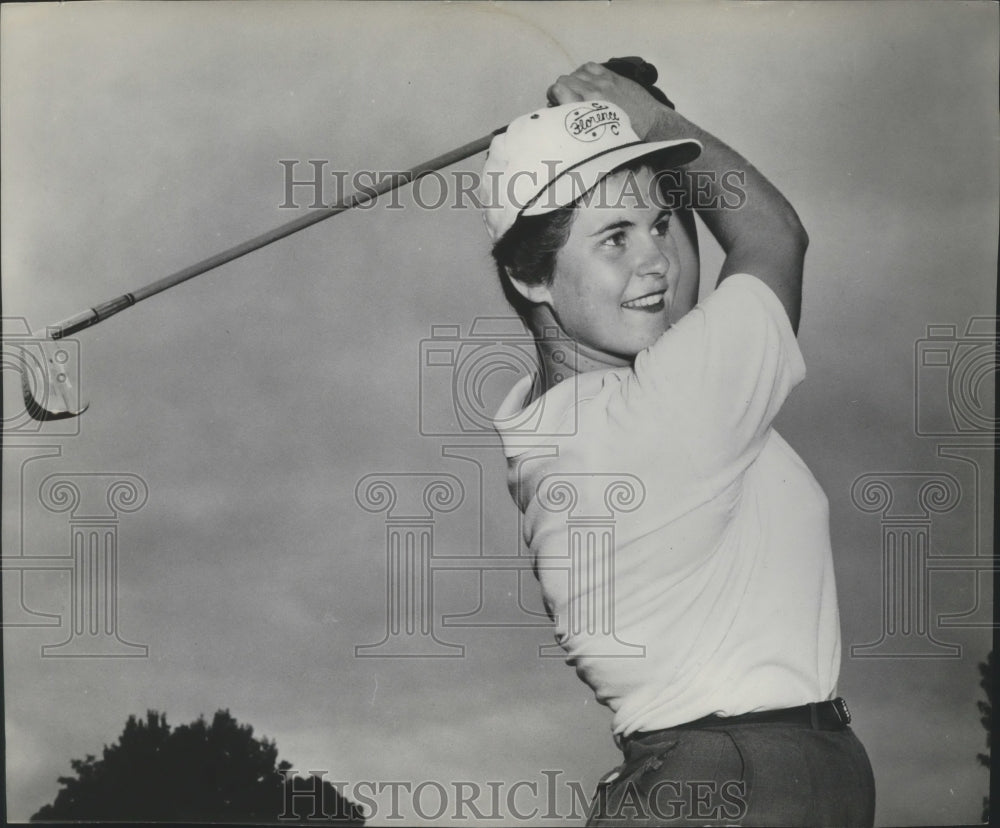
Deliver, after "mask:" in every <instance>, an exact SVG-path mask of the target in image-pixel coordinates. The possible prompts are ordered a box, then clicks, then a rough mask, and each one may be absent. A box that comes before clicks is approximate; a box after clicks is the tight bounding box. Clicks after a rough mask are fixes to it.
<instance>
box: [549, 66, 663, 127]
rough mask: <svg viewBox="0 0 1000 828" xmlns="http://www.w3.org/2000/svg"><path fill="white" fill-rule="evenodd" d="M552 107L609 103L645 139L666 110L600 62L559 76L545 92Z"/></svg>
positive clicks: (637, 87)
mask: <svg viewBox="0 0 1000 828" xmlns="http://www.w3.org/2000/svg"><path fill="white" fill-rule="evenodd" d="M545 94H546V97H547V98H548V99H549V102H550V103H552V104H557V105H558V104H565V103H574V102H576V101H610V102H611V103H613V104H615V105H616V106H619V107H621V108H622V109H623V110H625V114H626V115H628V117H629V120H630V121H631V122H632V129H634V130H635V132H636V134H637V135H638V136H639V137H640V138H643V139H645V138H646V137H647V136H648V134H649V131H650V130H651V129H652V128H653V125H654V124H655V123H656V119H657V117H658V116H659V115H660V113H661V112H663V111H664V110H666V109H667V107H665V106H663V104H661V103H660V102H659V101H657V100H656V98H654V97H653V96H652V95H650V94H649V92H647V91H646V90H645V89H644V88H643V87H642V86H641V85H640V84H638V83H636V82H635V81H631V80H629V79H628V78H623V77H622V76H621V75H619V74H618V73H617V72H612V71H611V70H610V69H606V68H605V67H604V66H601V64H599V63H585V64H583V66H581V67H580V68H579V69H577V70H576V71H575V72H573V73H572V74H570V75H560V76H559V78H558V80H556V82H555V83H554V84H552V86H550V87H549V88H548V90H547V91H546V93H545Z"/></svg>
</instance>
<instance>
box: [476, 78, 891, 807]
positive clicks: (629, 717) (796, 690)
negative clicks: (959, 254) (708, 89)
mask: <svg viewBox="0 0 1000 828" xmlns="http://www.w3.org/2000/svg"><path fill="white" fill-rule="evenodd" d="M548 97H549V100H550V102H551V103H552V104H553V106H551V107H550V108H548V109H542V110H539V111H537V112H534V113H531V114H528V115H525V116H523V117H521V118H518V119H516V120H515V121H514V122H513V123H511V125H510V126H509V128H508V129H507V131H506V133H505V134H502V135H500V136H498V137H497V138H496V139H494V141H493V144H492V146H491V148H490V153H489V156H488V159H487V162H486V168H485V170H484V177H483V187H482V191H481V197H482V199H483V203H484V205H485V210H484V217H485V221H486V226H487V229H488V231H489V233H490V236H491V237H492V239H493V244H494V247H493V256H494V258H495V260H496V263H497V268H498V271H499V274H500V278H501V280H502V282H503V285H504V289H505V292H506V293H507V296H508V297H509V298H510V300H511V302H512V303H513V304H514V306H515V308H517V310H518V311H519V312H520V313H521V315H522V316H523V317H524V319H525V321H526V322H527V324H528V325H529V326H530V327H531V329H532V331H533V333H534V335H535V339H536V341H537V345H538V352H539V355H540V371H539V374H538V376H537V377H534V378H525V379H524V380H522V381H521V382H520V383H518V384H517V385H516V386H515V387H514V388H513V389H512V391H511V392H510V394H509V396H508V397H507V399H506V400H505V401H504V403H503V405H502V406H501V409H500V410H499V412H498V413H497V417H496V425H497V429H498V431H499V433H500V435H501V438H502V441H503V444H504V451H505V454H506V455H507V458H508V464H509V484H510V489H511V493H512V495H513V497H514V499H515V501H516V503H517V506H518V508H519V509H520V510H521V512H522V513H523V526H524V535H525V541H526V543H527V545H528V547H529V548H530V550H531V553H532V555H533V559H534V563H535V568H536V572H537V575H538V578H539V581H540V583H541V587H542V594H543V598H544V601H545V605H546V607H547V609H548V610H549V612H550V614H551V615H552V617H553V619H554V620H555V624H556V639H557V641H558V642H559V644H560V645H561V646H562V647H563V648H564V649H565V651H566V655H567V660H568V662H569V663H570V664H572V665H573V666H574V667H575V668H576V671H577V673H578V675H579V676H580V678H581V679H583V681H585V682H586V683H587V684H588V685H589V686H590V687H591V688H593V690H594V692H595V694H596V696H597V699H598V700H599V701H600V702H601V703H603V704H605V705H607V706H608V707H610V708H611V710H612V712H613V714H614V718H613V723H612V727H613V730H614V735H615V739H616V741H617V743H618V744H619V746H620V747H621V749H622V751H623V753H624V761H623V764H622V765H621V766H620V767H618V768H616V769H615V770H613V771H612V772H610V773H609V774H607V775H606V776H605V777H604V779H602V780H601V782H600V783H599V785H598V789H597V794H596V796H595V798H594V802H593V804H592V806H591V814H590V822H589V824H591V825H629V824H635V825H661V824H665V825H713V824H742V825H768V826H771V825H796V826H804V825H838V826H845V825H871V824H872V823H873V818H874V816H873V815H874V783H873V778H872V772H871V766H870V765H869V762H868V758H867V756H866V754H865V751H864V748H863V747H862V745H861V743H860V742H859V741H858V739H857V738H856V736H855V735H854V733H853V732H852V731H851V729H850V727H848V722H849V721H850V716H849V713H848V711H847V707H846V704H844V702H843V700H842V699H838V698H836V687H837V676H838V672H839V666H840V631H839V620H838V614H837V596H836V590H835V585H834V573H833V565H832V556H831V548H830V537H829V526H828V523H829V517H828V507H827V501H826V497H825V495H824V494H823V491H822V489H821V488H820V487H819V485H818V483H817V482H816V480H815V479H814V478H813V476H812V474H811V473H810V471H809V469H808V468H807V467H806V466H805V464H804V463H803V462H802V460H801V459H800V458H799V456H798V455H797V454H796V453H795V452H794V451H793V450H792V448H791V447H790V446H789V445H788V444H787V443H786V442H785V441H784V440H783V439H782V438H781V437H780V436H779V435H778V433H777V432H776V431H775V430H774V429H773V428H772V427H771V422H772V420H773V419H774V417H775V415H776V414H777V413H778V411H779V409H780V408H781V405H782V403H783V402H784V400H785V398H786V397H787V396H788V394H789V392H790V391H791V389H792V388H794V387H795V385H797V384H798V383H799V382H801V380H802V379H803V377H804V375H805V367H804V365H803V361H802V356H801V353H800V351H799V347H798V344H797V342H796V338H795V335H796V330H797V327H798V322H799V307H800V297H801V283H802V266H803V259H804V255H805V251H806V246H807V237H806V233H805V231H804V230H803V229H802V226H801V224H800V223H799V220H798V218H797V216H796V214H795V211H794V210H793V209H792V207H791V206H790V205H789V204H788V202H787V201H786V200H785V199H784V197H783V196H782V195H781V194H780V193H779V192H778V191H777V190H776V189H775V188H774V187H773V186H772V185H771V184H770V183H769V182H768V181H767V180H766V179H765V178H764V177H763V176H762V175H761V174H760V173H759V172H757V171H756V170H755V169H754V168H753V167H752V166H751V165H750V164H749V163H748V162H747V161H746V160H745V159H744V158H742V157H741V156H740V155H738V154H737V153H736V152H734V151H733V150H731V149H730V148H728V147H727V146H725V145H724V144H723V143H721V142H720V141H718V140H717V139H716V138H714V137H713V136H711V135H709V134H707V133H706V132H704V131H703V130H701V129H699V128H698V127H696V126H694V125H693V124H692V123H691V122H690V121H688V120H686V119H685V118H683V117H682V116H681V115H679V114H678V113H676V112H675V111H673V110H672V109H670V108H668V107H666V106H663V105H661V104H660V103H658V102H657V101H656V100H655V99H654V98H653V97H652V96H651V95H650V94H649V93H647V92H646V90H645V89H644V88H643V87H641V86H639V85H638V84H636V83H634V82H632V81H629V80H627V79H625V78H623V77H621V76H619V75H617V74H615V73H613V72H611V71H609V70H607V69H605V68H603V67H602V66H600V65H598V64H595V63H588V64H585V65H584V66H582V67H581V68H580V69H578V70H577V71H575V72H574V73H573V74H571V75H567V76H563V77H561V78H559V80H558V81H557V82H556V83H555V84H554V85H553V86H551V87H550V88H549V90H548ZM695 158H697V163H696V164H693V165H691V164H690V162H692V161H694V160H695ZM684 165H689V166H687V167H685V166H684ZM678 168H681V170H685V171H683V172H681V171H678ZM688 207H690V208H693V209H694V210H695V211H696V212H698V213H699V214H700V216H701V218H702V219H703V220H704V222H705V224H706V225H707V227H708V228H709V230H710V231H711V232H712V234H713V235H714V236H715V238H716V239H717V240H718V241H719V243H720V245H721V246H722V248H723V250H724V252H725V261H724V263H723V266H722V271H721V273H720V274H719V279H718V285H717V287H716V289H715V290H714V291H713V292H712V293H711V294H710V295H709V296H708V298H707V299H705V301H703V302H702V303H701V304H699V305H697V307H693V306H694V303H695V301H696V295H697V290H698V273H697V270H698V257H697V248H696V246H695V240H694V235H693V230H692V225H691V220H690V213H688V212H687V210H685V209H679V208H688ZM672 208H678V209H672ZM567 504H569V505H567ZM569 510H573V511H574V512H575V513H576V514H579V515H590V516H593V515H607V514H613V515H614V535H613V544H611V545H610V546H609V541H608V537H609V536H608V535H607V534H606V533H605V535H603V536H599V535H595V536H594V537H596V538H597V540H594V541H582V542H579V543H575V542H572V538H571V537H569V536H568V532H567V512H568V511H569ZM602 538H603V540H602ZM612 547H613V548H612Z"/></svg>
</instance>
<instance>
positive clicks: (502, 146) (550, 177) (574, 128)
mask: <svg viewBox="0 0 1000 828" xmlns="http://www.w3.org/2000/svg"><path fill="white" fill-rule="evenodd" d="M700 154H701V144H700V143H698V141H695V140H694V139H680V140H675V141H643V140H641V139H640V138H639V136H638V135H636V134H635V131H634V130H633V129H632V125H631V123H629V119H628V116H627V115H626V114H625V113H624V112H623V111H622V110H621V109H620V108H618V107H617V106H615V105H614V104H612V103H609V102H607V101H583V102H580V103H568V104H562V105H561V106H553V107H547V108H545V109H539V110H536V111H535V112H529V113H528V114H527V115H522V116H521V117H520V118H515V119H514V120H513V121H511V123H510V125H509V126H508V127H507V130H506V132H502V133H501V134H499V135H497V136H496V137H495V138H494V139H493V141H492V143H491V144H490V151H489V154H488V155H487V156H486V164H485V166H484V167H483V178H482V181H481V182H480V185H479V199H480V202H481V203H482V204H483V220H484V221H485V223H486V230H487V232H488V233H489V234H490V238H491V239H493V241H494V242H496V241H499V239H500V238H501V237H502V236H503V234H504V233H506V232H507V231H508V230H509V229H510V228H511V227H512V226H513V224H514V222H515V221H517V219H518V217H519V216H539V215H542V214H544V213H548V212H551V211H553V210H556V209H558V208H559V207H565V206H567V205H569V204H572V203H573V202H574V201H576V200H577V199H578V198H580V197H581V196H583V195H584V194H585V193H587V192H589V191H590V190H592V189H593V188H594V187H595V186H596V185H597V183H598V182H599V181H600V180H601V179H602V178H604V177H605V176H606V175H609V174H610V173H612V172H614V171H615V170H616V169H618V168H619V167H621V166H623V165H624V164H627V163H629V162H630V161H634V160H636V159H638V158H643V157H645V156H653V157H651V158H650V162H651V163H652V165H653V166H654V167H656V168H657V169H669V168H672V167H678V166H680V165H681V164H686V163H688V162H689V161H693V160H694V159H695V158H697V157H698V156H699V155H700Z"/></svg>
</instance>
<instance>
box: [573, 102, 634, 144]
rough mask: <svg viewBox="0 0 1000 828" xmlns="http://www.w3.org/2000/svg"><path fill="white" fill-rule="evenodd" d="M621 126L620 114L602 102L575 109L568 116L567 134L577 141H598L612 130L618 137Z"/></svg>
mask: <svg viewBox="0 0 1000 828" xmlns="http://www.w3.org/2000/svg"><path fill="white" fill-rule="evenodd" d="M620 126H621V119H620V118H619V117H618V112H617V111H616V110H614V109H612V108H611V107H610V106H608V105H607V104H605V103H601V102H600V101H594V102H593V103H591V104H589V105H587V106H579V107H575V108H574V109H571V110H570V112H569V114H568V115H567V116H566V132H568V133H569V134H570V135H571V136H572V137H573V138H576V140H577V141H586V142H588V143H589V142H591V141H597V140H599V139H600V138H603V137H604V134H605V133H606V132H607V131H608V130H611V134H612V135H617V134H618V130H619V127H620Z"/></svg>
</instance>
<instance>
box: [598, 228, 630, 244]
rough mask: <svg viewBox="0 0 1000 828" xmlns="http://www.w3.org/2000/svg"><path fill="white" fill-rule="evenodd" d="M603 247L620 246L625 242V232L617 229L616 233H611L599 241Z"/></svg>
mask: <svg viewBox="0 0 1000 828" xmlns="http://www.w3.org/2000/svg"><path fill="white" fill-rule="evenodd" d="M601 244H602V245H604V246H605V247H621V246H622V245H623V244H625V233H624V232H622V231H621V230H619V231H618V232H617V233H612V234H611V235H610V236H608V237H607V238H606V239H604V240H603V241H602V242H601Z"/></svg>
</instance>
